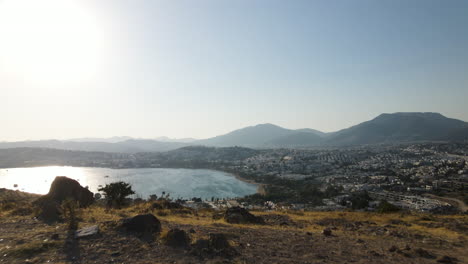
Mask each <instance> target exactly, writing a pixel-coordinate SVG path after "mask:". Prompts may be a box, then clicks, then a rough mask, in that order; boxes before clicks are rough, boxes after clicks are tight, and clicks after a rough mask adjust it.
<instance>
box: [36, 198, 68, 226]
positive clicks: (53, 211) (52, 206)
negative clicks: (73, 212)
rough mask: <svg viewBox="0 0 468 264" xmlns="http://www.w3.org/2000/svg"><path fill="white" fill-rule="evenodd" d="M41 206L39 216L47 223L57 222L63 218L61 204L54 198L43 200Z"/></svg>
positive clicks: (39, 205)
mask: <svg viewBox="0 0 468 264" xmlns="http://www.w3.org/2000/svg"><path fill="white" fill-rule="evenodd" d="M38 207H39V214H38V215H37V217H38V218H39V219H41V220H42V221H44V222H46V223H49V224H51V223H55V222H58V221H60V220H62V218H61V215H62V210H61V207H60V204H59V203H57V202H56V201H53V200H46V199H45V200H42V201H41V203H40V204H38Z"/></svg>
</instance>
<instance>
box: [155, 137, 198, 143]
mask: <svg viewBox="0 0 468 264" xmlns="http://www.w3.org/2000/svg"><path fill="white" fill-rule="evenodd" d="M155 140H157V141H161V142H181V143H189V142H193V141H196V139H194V138H170V137H164V136H163V137H157V138H155Z"/></svg>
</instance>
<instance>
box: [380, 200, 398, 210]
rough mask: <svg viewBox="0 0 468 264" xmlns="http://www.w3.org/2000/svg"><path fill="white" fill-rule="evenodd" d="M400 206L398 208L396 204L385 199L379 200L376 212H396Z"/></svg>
mask: <svg viewBox="0 0 468 264" xmlns="http://www.w3.org/2000/svg"><path fill="white" fill-rule="evenodd" d="M399 210H400V208H398V207H397V206H395V205H393V204H391V203H389V202H387V201H385V200H382V201H380V204H379V206H378V207H377V212H378V213H391V212H397V211H399Z"/></svg>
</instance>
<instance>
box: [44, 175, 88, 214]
mask: <svg viewBox="0 0 468 264" xmlns="http://www.w3.org/2000/svg"><path fill="white" fill-rule="evenodd" d="M67 199H72V200H75V201H77V202H78V203H79V205H80V207H87V206H89V205H91V204H92V203H93V202H94V196H93V193H92V192H90V191H89V190H88V189H86V188H84V187H82V186H81V185H80V183H79V182H78V181H75V180H73V179H70V178H67V177H64V176H58V177H56V178H55V180H54V181H53V182H52V184H51V185H50V190H49V193H48V194H46V195H45V196H43V197H41V198H39V199H38V201H37V203H36V204H40V203H41V202H42V201H44V200H52V201H54V202H57V203H59V204H61V203H62V202H63V201H65V200H67Z"/></svg>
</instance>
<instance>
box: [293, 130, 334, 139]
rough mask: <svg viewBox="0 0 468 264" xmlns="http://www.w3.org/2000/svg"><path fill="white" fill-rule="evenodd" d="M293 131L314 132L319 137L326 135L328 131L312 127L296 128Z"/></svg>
mask: <svg viewBox="0 0 468 264" xmlns="http://www.w3.org/2000/svg"><path fill="white" fill-rule="evenodd" d="M295 131H297V132H307V133H312V134H315V135H317V136H320V137H325V136H327V135H328V133H325V132H322V131H318V130H316V129H312V128H301V129H296V130H295Z"/></svg>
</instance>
